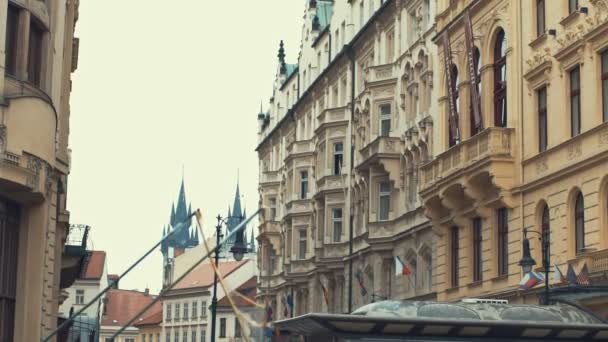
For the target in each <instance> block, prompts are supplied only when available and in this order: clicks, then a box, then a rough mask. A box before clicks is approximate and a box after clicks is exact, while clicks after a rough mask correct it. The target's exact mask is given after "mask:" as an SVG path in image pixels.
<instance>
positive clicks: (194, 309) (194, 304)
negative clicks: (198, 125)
mask: <svg viewBox="0 0 608 342" xmlns="http://www.w3.org/2000/svg"><path fill="white" fill-rule="evenodd" d="M196 317H198V302H192V319H196Z"/></svg>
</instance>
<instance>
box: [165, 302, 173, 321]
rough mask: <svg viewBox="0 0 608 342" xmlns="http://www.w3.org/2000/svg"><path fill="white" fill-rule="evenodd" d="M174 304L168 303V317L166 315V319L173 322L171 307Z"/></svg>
mask: <svg viewBox="0 0 608 342" xmlns="http://www.w3.org/2000/svg"><path fill="white" fill-rule="evenodd" d="M172 306H173V305H172V304H167V317H166V319H167V321H169V322H171V307H172Z"/></svg>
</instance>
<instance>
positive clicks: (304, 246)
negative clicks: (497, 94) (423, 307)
mask: <svg viewBox="0 0 608 342" xmlns="http://www.w3.org/2000/svg"><path fill="white" fill-rule="evenodd" d="M434 17H435V2H434V1H427V0H417V1H375V0H354V1H336V2H334V1H308V2H307V6H306V9H305V13H304V27H303V30H302V33H303V34H302V42H301V50H300V51H299V54H298V60H297V63H296V64H294V65H291V64H287V63H286V51H285V50H284V48H283V44H281V46H280V49H279V54H278V57H279V64H278V67H277V74H276V79H275V82H274V89H273V96H272V98H271V99H270V103H269V109H268V111H267V112H262V113H260V114H259V115H258V122H259V139H260V140H259V145H258V147H257V151H258V154H259V160H260V181H259V182H260V186H259V189H260V206H261V207H262V208H263V209H264V211H263V215H262V218H261V220H260V226H259V235H258V237H257V239H258V243H259V246H260V253H259V256H258V263H259V268H260V276H259V278H258V279H259V280H258V289H259V291H258V299H259V301H260V302H262V303H265V304H267V305H268V306H270V307H271V308H272V312H273V313H274V316H273V318H274V319H281V318H284V317H288V316H292V315H299V314H303V313H305V312H311V311H315V312H337V313H342V312H347V311H350V310H353V309H355V308H356V307H358V306H361V305H364V304H367V303H369V302H372V301H376V300H381V299H384V298H391V299H404V298H419V299H425V298H426V299H433V298H435V287H434V282H433V273H432V270H433V267H434V260H433V258H434V257H433V255H434V254H433V250H434V246H433V232H432V229H431V228H432V227H431V225H430V222H429V220H428V219H427V218H426V217H425V215H424V210H423V207H422V202H421V201H420V199H419V197H418V194H417V193H418V186H419V185H418V184H419V173H418V169H419V166H420V165H422V164H423V163H425V162H426V161H427V160H428V159H429V158H430V156H431V153H432V151H433V148H434V147H433V146H434V141H435V140H437V139H438V138H439V135H438V131H436V130H435V129H433V125H434V122H436V120H437V118H436V114H437V113H438V107H437V102H436V101H432V99H434V98H436V97H437V96H436V95H434V94H435V92H436V89H435V88H436V87H435V84H437V82H436V81H435V80H436V79H437V78H438V75H437V73H436V72H435V71H434V70H436V67H435V65H436V63H437V62H436V56H437V54H436V52H435V50H436V46H435V44H434V43H433V41H432V38H433V37H434V35H435V25H434V21H433V18H434ZM395 257H399V258H400V259H401V260H403V261H404V262H405V264H406V265H407V267H408V269H409V270H410V271H411V274H410V275H398V276H396V275H395V261H394V260H395ZM291 303H293V305H291Z"/></svg>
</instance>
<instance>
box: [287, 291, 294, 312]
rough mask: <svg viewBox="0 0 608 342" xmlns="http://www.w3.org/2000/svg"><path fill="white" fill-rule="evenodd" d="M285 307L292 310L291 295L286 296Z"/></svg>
mask: <svg viewBox="0 0 608 342" xmlns="http://www.w3.org/2000/svg"><path fill="white" fill-rule="evenodd" d="M287 305H289V309H293V296H292V295H291V294H288V295H287Z"/></svg>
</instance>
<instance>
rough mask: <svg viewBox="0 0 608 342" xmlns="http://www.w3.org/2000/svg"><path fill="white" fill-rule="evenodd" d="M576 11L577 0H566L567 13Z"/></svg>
mask: <svg viewBox="0 0 608 342" xmlns="http://www.w3.org/2000/svg"><path fill="white" fill-rule="evenodd" d="M576 11H578V0H568V13H569V14H572V13H574V12H576Z"/></svg>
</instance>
